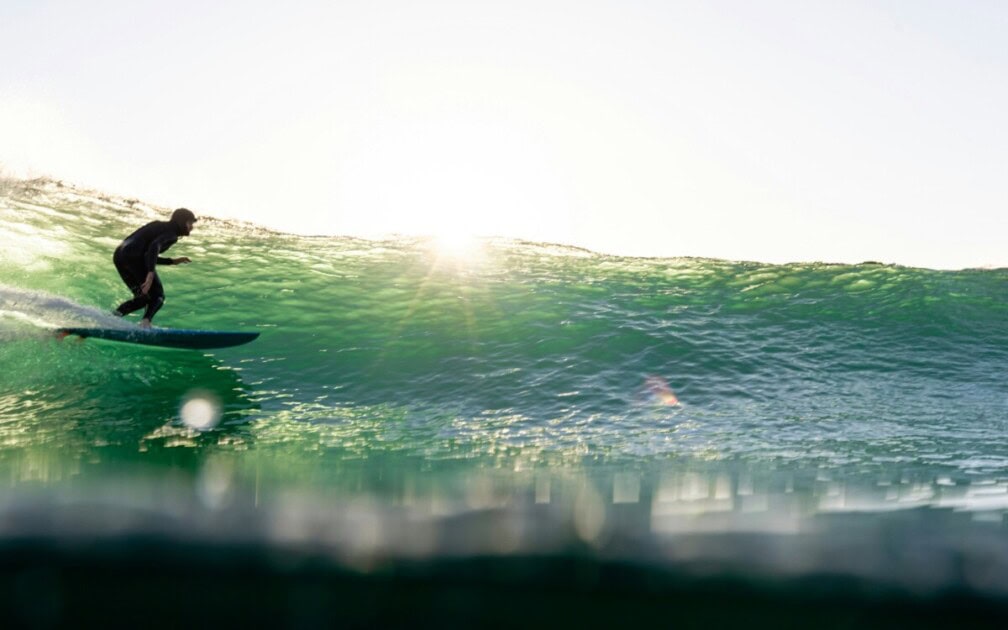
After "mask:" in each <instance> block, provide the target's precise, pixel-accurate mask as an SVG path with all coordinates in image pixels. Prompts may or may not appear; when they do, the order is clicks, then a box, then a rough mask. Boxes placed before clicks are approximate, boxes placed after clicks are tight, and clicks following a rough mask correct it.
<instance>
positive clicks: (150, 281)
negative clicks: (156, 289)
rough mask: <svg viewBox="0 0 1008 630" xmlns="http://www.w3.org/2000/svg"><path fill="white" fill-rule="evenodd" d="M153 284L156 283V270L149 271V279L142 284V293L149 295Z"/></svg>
mask: <svg viewBox="0 0 1008 630" xmlns="http://www.w3.org/2000/svg"><path fill="white" fill-rule="evenodd" d="M152 284H154V272H153V271H148V272H147V279H146V280H144V281H143V284H141V285H140V295H147V292H148V291H150V288H151V285H152Z"/></svg>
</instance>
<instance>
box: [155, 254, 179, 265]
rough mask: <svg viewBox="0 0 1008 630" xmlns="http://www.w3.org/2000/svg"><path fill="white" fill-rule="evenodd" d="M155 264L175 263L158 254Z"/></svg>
mask: <svg viewBox="0 0 1008 630" xmlns="http://www.w3.org/2000/svg"><path fill="white" fill-rule="evenodd" d="M157 264H159V265H174V264H175V263H174V262H173V261H172V259H171V258H162V257H161V256H158V259H157Z"/></svg>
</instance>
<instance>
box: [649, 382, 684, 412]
mask: <svg viewBox="0 0 1008 630" xmlns="http://www.w3.org/2000/svg"><path fill="white" fill-rule="evenodd" d="M644 386H645V387H646V388H647V391H648V393H650V394H651V397H652V399H653V400H654V401H655V402H657V403H658V404H660V405H665V406H667V407H674V406H676V405H678V404H679V398H677V397H676V395H675V392H673V391H672V388H671V387H669V384H668V382H666V381H665V379H663V378H662V377H660V376H648V377H647V378H645V379H644Z"/></svg>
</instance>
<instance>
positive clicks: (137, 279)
mask: <svg viewBox="0 0 1008 630" xmlns="http://www.w3.org/2000/svg"><path fill="white" fill-rule="evenodd" d="M112 262H114V263H115V268H116V271H118V272H119V277H120V278H122V281H123V283H124V284H125V285H126V286H127V287H129V290H130V291H131V292H132V293H133V299H131V300H126V301H125V302H123V303H122V304H120V305H119V307H118V308H116V310H115V311H114V313H115V314H116V315H119V316H120V317H122V316H123V315H129V314H130V313H132V312H133V311H139V310H140V309H142V308H143V307H145V306H147V304H148V303H149V302H150V297H149V295H143V294H142V293H140V285H141V284H143V277H144V276H145V275H146V274H145V273H144V268H143V261H131V260H126V259H123V258H122V257H121V256H120V255H119V252H118V251H116V255H115V256H113V257H112Z"/></svg>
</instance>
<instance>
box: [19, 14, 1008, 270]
mask: <svg viewBox="0 0 1008 630" xmlns="http://www.w3.org/2000/svg"><path fill="white" fill-rule="evenodd" d="M286 4H290V5H291V6H285V5H286ZM1006 34H1008V2H1001V1H989V2H984V1H979V0H977V1H973V2H953V1H952V0H949V1H945V2H935V1H929V0H910V1H905V2H885V1H879V0H875V1H872V2H857V1H855V0H842V1H836V2H829V1H818V2H809V1H806V0H800V1H795V2H780V1H760V2H750V1H738V2H674V1H671V0H665V1H653V2H644V1H636V2H633V1H623V2H591V1H587V0H580V1H571V2H549V1H546V0H537V1H533V2H526V1H523V0H507V1H502V2H479V1H476V0H468V1H465V0H460V1H456V2H446V1H421V0H413V1H409V0H403V1H396V2H382V1H379V0H370V1H363V2H311V3H309V2H293V3H280V2H276V1H275V0H273V1H270V2H251V1H242V2H202V1H200V2H191V1H188V0H186V1H173V2H147V1H106V2H100V1H90V2H75V1H65V2H44V1H38V0H3V2H2V3H0V163H2V164H3V165H4V166H5V168H6V170H7V172H9V173H14V174H25V173H28V174H48V175H52V176H55V177H60V178H64V179H68V180H71V181H75V182H77V183H80V184H84V185H88V186H92V187H97V188H101V189H104V190H107V191H109V192H113V193H119V194H123V195H131V196H137V197H140V198H142V199H144V200H147V201H150V202H153V203H159V204H164V205H169V206H179V205H185V206H188V207H190V208H193V209H194V210H196V211H197V212H198V213H200V212H202V213H205V214H211V215H215V216H225V217H237V218H241V219H244V220H250V221H255V222H258V223H262V224H265V225H269V226H271V227H275V228H280V229H285V230H288V231H294V232H301V233H325V234H357V235H377V234H381V233H383V232H405V233H422V234H445V233H476V234H481V235H499V236H513V237H522V238H529V239H535V240H546V241H553V242H563V243H571V244H575V245H581V246H585V247H589V248H592V249H596V250H600V251H606V252H612V253H621V254H633V255H661V256H677V255H695V256H713V257H724V258H735V259H753V260H763V261H771V262H786V261H791V260H826V261H843V262H858V261H861V260H880V261H883V262H898V263H904V264H912V265H921V266H928V267H940V268H947V267H964V266H980V265H1002V266H1008V246H1006V245H1008V229H1006V227H1008V226H1006V223H1008V221H1006V216H1008V211H1006V210H1008V125H1006V120H1008V114H1006V112H1008V43H1006V42H1008V40H1006Z"/></svg>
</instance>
